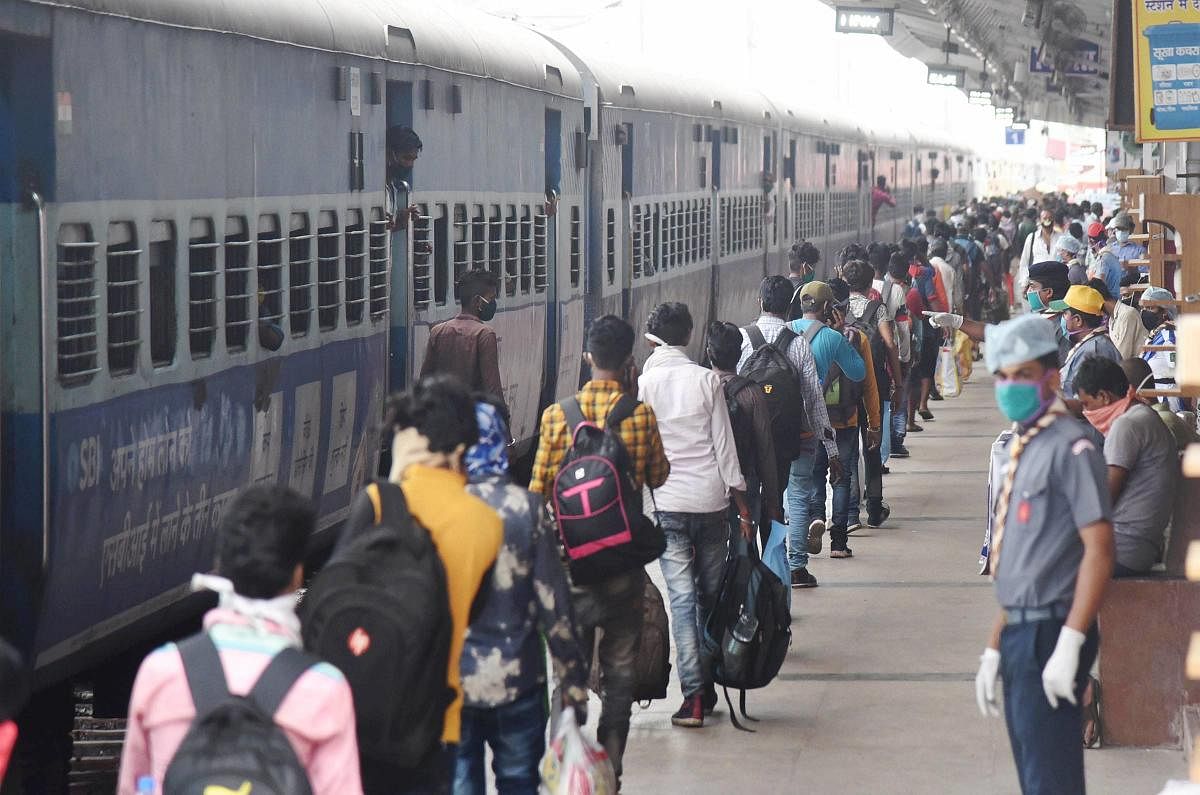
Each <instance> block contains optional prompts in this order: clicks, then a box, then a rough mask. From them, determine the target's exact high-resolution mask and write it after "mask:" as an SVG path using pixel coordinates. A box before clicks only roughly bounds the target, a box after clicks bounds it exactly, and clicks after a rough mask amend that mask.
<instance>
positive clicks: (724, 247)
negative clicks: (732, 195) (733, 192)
mask: <svg viewBox="0 0 1200 795" xmlns="http://www.w3.org/2000/svg"><path fill="white" fill-rule="evenodd" d="M717 211H718V213H719V217H720V221H721V256H722V257H724V256H726V255H728V254H729V232H730V229H729V225H730V223H731V221H732V218H733V216H732V215H731V214H730V211H729V199H727V198H726V197H724V196H722V197H721V203H720V204H719V205H718V206H717Z"/></svg>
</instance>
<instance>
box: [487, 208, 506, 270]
mask: <svg viewBox="0 0 1200 795" xmlns="http://www.w3.org/2000/svg"><path fill="white" fill-rule="evenodd" d="M487 241H488V243H487V248H488V251H487V262H488V268H489V269H490V270H491V271H492V273H493V274H495V276H496V277H497V278H499V277H500V274H501V273H502V272H503V271H504V216H502V215H501V214H500V205H499V204H493V205H492V206H491V210H490V212H489V214H488V234H487Z"/></svg>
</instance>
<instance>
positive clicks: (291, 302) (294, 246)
mask: <svg viewBox="0 0 1200 795" xmlns="http://www.w3.org/2000/svg"><path fill="white" fill-rule="evenodd" d="M312 241H313V235H312V231H311V230H310V228H309V225H308V213H292V215H291V219H290V220H289V222H288V326H289V328H290V329H291V332H292V336H293V337H303V336H304V335H306V334H308V329H309V325H310V324H311V323H312Z"/></svg>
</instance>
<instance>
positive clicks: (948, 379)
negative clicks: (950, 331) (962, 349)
mask: <svg viewBox="0 0 1200 795" xmlns="http://www.w3.org/2000/svg"><path fill="white" fill-rule="evenodd" d="M936 378H937V388H938V391H939V392H941V393H942V397H948V398H950V397H958V393H959V392H961V391H962V382H961V381H960V380H959V379H958V360H957V359H956V358H955V357H954V347H953V346H951V345H943V346H942V347H941V350H939V351H938V358H937V371H936Z"/></svg>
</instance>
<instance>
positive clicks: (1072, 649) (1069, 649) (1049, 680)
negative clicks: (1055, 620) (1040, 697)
mask: <svg viewBox="0 0 1200 795" xmlns="http://www.w3.org/2000/svg"><path fill="white" fill-rule="evenodd" d="M1085 640H1087V637H1086V636H1085V635H1084V634H1083V633H1082V632H1080V631H1079V630H1077V629H1071V628H1070V627H1068V626H1066V625H1065V624H1064V625H1063V628H1062V631H1061V632H1059V633H1058V643H1056V644H1055V645H1054V653H1053V654H1051V655H1050V659H1049V660H1047V661H1046V667H1045V668H1043V669H1042V689H1043V690H1045V691H1046V700H1047V701H1049V702H1050V706H1051V708H1053V709H1058V699H1059V698H1064V699H1066V700H1067V701H1068V702H1070V703H1071V704H1072V705H1073V704H1074V703H1075V675H1076V674H1077V673H1079V649H1080V648H1081V647H1082V646H1083V642H1084V641H1085Z"/></svg>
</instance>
